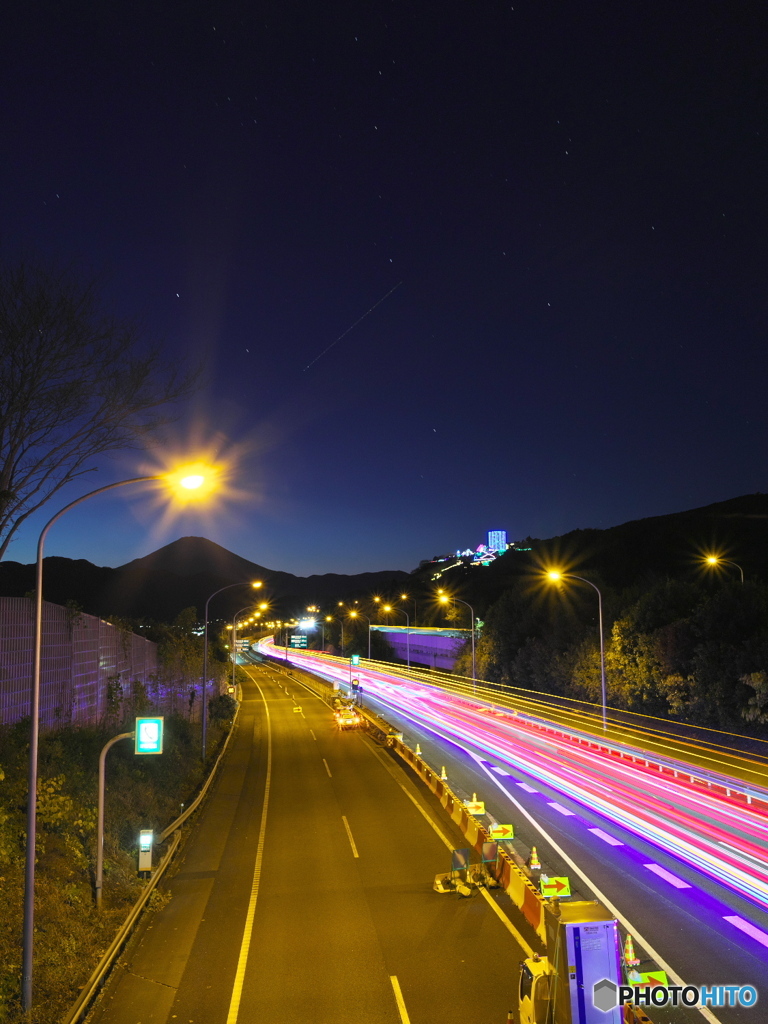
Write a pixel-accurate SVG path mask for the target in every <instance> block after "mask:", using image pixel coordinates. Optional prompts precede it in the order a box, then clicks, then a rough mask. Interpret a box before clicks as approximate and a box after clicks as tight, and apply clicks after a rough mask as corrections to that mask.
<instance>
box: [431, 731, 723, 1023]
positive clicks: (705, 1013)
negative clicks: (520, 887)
mask: <svg viewBox="0 0 768 1024" xmlns="http://www.w3.org/2000/svg"><path fill="white" fill-rule="evenodd" d="M433 732H435V733H436V735H438V736H440V738H441V739H449V737H447V736H443V735H442V734H441V733H438V732H437V730H436V729H433ZM450 742H455V740H450ZM463 749H464V750H466V751H467V753H468V754H469V756H470V757H471V758H472V760H473V761H476V762H477V764H478V765H479V766H480V768H481V769H482V770H483V771H484V772H485V774H486V775H487V776H488V778H489V779H490V780H491V782H493V784H494V785H496V786H498V788H499V789H500V790H501V791H502V793H504V795H505V796H506V797H507V798H508V799H509V800H510V801H511V802H512V803H513V804H514V805H515V807H517V809H518V810H519V811H520V813H521V814H522V815H523V816H524V817H525V818H527V819H528V821H529V822H530V824H531V825H533V827H534V828H535V829H536V831H537V832H538V833H539V835H540V836H542V838H543V839H545V840H546V842H548V843H549V845H550V846H551V847H552V849H553V850H554V851H555V852H556V853H558V854H559V855H560V856H561V857H562V858H563V860H564V861H565V863H566V864H567V865H568V867H569V868H570V869H571V871H573V873H574V874H575V875H578V877H579V878H580V879H581V880H582V881H583V882H584V883H585V885H588V886H589V888H590V889H591V890H592V892H593V893H594V894H595V896H596V897H597V898H598V900H599V901H600V902H601V903H602V904H603V905H604V906H606V907H607V908H608V910H610V912H611V913H612V914H613V916H614V917H615V918H616V920H617V921H620V922H621V923H622V924H623V925H624V928H625V929H626V930H627V931H628V932H631V933H632V935H633V936H634V937H635V941H636V942H638V943H639V945H641V946H642V947H643V949H645V950H646V952H648V953H649V954H650V956H651V958H652V959H653V960H655V961H656V963H657V964H658V965H659V967H661V969H662V970H664V971H666V972H667V976H668V977H670V978H671V979H672V980H673V981H674V983H675V984H676V985H681V986H682V987H683V988H685V982H684V981H683V979H682V978H681V977H680V975H679V974H678V973H677V971H676V970H674V969H673V967H672V966H671V964H668V963H667V961H666V960H665V959H664V958H663V957H662V955H661V953H657V952H656V950H655V949H654V948H653V946H652V945H651V944H650V942H649V941H648V940H647V939H645V938H643V936H642V935H641V934H640V932H639V931H638V930H637V928H635V926H634V925H633V924H632V922H631V921H629V920H628V919H627V918H626V917H625V916H624V914H622V913H621V911H620V910H619V908H618V907H617V906H616V904H615V903H613V902H612V901H611V900H609V899H608V897H607V896H606V895H605V893H604V892H603V891H602V890H601V889H598V887H597V886H596V885H595V883H594V882H593V881H592V879H591V878H589V876H588V875H587V874H586V873H585V872H584V871H583V870H582V869H581V868H580V867H579V865H578V864H577V863H576V861H575V860H574V859H573V858H572V857H569V856H568V854H567V853H566V852H565V850H564V849H563V848H562V846H560V845H559V844H558V843H556V842H555V840H554V839H553V838H552V836H551V835H550V834H549V832H547V830H546V829H545V828H542V826H541V825H540V824H539V823H538V821H537V820H536V819H535V818H534V817H533V815H532V814H529V813H528V811H527V810H526V809H525V807H523V805H522V804H521V803H520V801H519V800H516V799H515V797H514V796H513V794H512V793H511V792H510V791H509V790H508V789H507V787H506V786H505V785H503V783H502V782H500V781H499V779H495V778H494V777H493V776H492V775H491V773H490V772H489V771H486V768H485V765H484V764H483V761H482V758H480V757H478V756H477V754H475V753H473V752H472V751H471V750H469V748H467V747H463ZM697 1009H698V1011H699V1013H700V1014H701V1015H702V1017H704V1019H705V1020H708V1021H709V1022H710V1024H720V1021H719V1020H718V1018H717V1017H716V1016H715V1015H714V1013H712V1011H711V1010H710V1009H709V1008H708V1007H706V1006H699V1007H697Z"/></svg>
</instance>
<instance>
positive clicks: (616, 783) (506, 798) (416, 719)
mask: <svg viewBox="0 0 768 1024" xmlns="http://www.w3.org/2000/svg"><path fill="white" fill-rule="evenodd" d="M292 658H293V659H294V660H295V661H297V662H300V663H302V664H305V665H309V663H310V661H309V659H306V658H305V657H304V656H303V655H299V654H298V653H297V652H292ZM316 667H317V666H316ZM379 667H380V666H377V672H376V673H373V672H371V671H369V669H370V668H371V666H366V668H365V669H364V670H362V671H361V672H360V673H357V674H358V675H359V676H360V678H361V680H362V681H364V700H365V701H366V703H367V704H369V705H370V706H371V707H372V708H373V709H374V710H376V711H377V712H378V713H380V714H381V715H383V716H384V717H385V718H386V719H387V720H389V721H390V722H391V723H392V724H393V725H394V726H395V727H396V728H398V729H402V731H403V734H404V738H405V741H406V742H407V743H408V744H409V745H410V746H411V747H415V745H416V744H417V743H419V744H420V746H421V749H422V751H423V753H424V756H425V758H426V760H427V761H428V762H429V763H430V764H431V765H433V766H434V767H435V768H436V769H438V770H439V768H440V767H441V766H443V765H445V766H446V768H447V771H448V779H449V784H450V785H451V786H452V788H454V790H455V791H457V792H458V793H459V794H460V795H463V796H465V797H466V796H471V795H472V794H473V793H477V794H478V797H479V798H480V799H484V800H485V802H486V809H487V811H488V812H489V820H491V819H492V820H495V821H498V822H501V823H513V824H514V825H515V830H516V837H517V838H516V841H515V846H516V848H517V849H518V852H520V853H521V855H523V856H526V855H527V852H528V851H529V850H530V847H531V846H533V845H535V846H536V847H537V851H538V853H539V856H540V858H541V860H542V863H543V866H544V871H545V872H546V873H547V874H549V875H555V876H568V877H570V879H571V884H572V888H573V892H574V894H575V895H576V896H577V897H581V898H593V897H594V896H597V898H599V899H601V900H602V902H604V903H606V905H609V907H610V908H611V909H612V910H613V911H614V912H615V913H616V915H617V916H618V917H619V919H620V920H621V921H622V923H623V924H625V926H626V929H627V931H629V932H630V933H631V934H633V936H634V938H635V941H636V944H637V947H638V953H639V955H640V956H641V957H642V958H644V960H645V963H644V965H643V966H642V967H641V970H643V969H645V970H648V969H652V968H653V966H654V963H655V964H657V965H661V966H663V967H666V968H668V969H669V971H668V973H670V977H671V978H672V975H673V974H675V975H677V976H678V977H681V978H682V979H683V980H684V982H685V983H686V984H707V985H710V984H737V983H738V984H751V985H755V986H756V987H757V988H758V991H762V998H763V999H764V1000H766V1001H768V945H766V940H767V939H768V915H767V914H766V913H765V909H764V895H765V893H764V890H762V889H758V890H757V891H752V890H749V888H747V889H746V890H745V891H744V892H737V891H734V890H733V889H732V888H730V887H729V886H728V885H725V884H723V879H721V878H719V877H718V872H717V867H718V865H722V874H723V875H725V874H726V872H727V870H734V871H735V872H737V873H739V874H741V873H743V874H744V876H745V877H746V878H747V879H748V880H753V881H755V883H756V884H759V883H760V882H761V880H763V879H765V877H766V868H767V867H768V844H767V843H766V829H765V825H766V820H765V816H764V815H763V814H761V813H758V812H757V811H754V812H753V809H751V808H749V807H746V806H740V807H734V806H733V804H732V802H730V801H728V800H725V799H722V800H721V799H714V798H709V797H707V795H706V794H704V795H702V793H701V792H700V791H697V790H696V788H695V787H691V786H686V785H683V784H678V782H676V781H675V780H664V781H662V780H661V779H659V777H658V775H656V776H655V777H652V776H651V774H650V773H648V772H647V771H645V772H644V771H641V770H640V769H639V767H630V766H629V765H628V764H626V763H610V761H609V760H608V759H606V758H605V757H603V758H602V759H599V758H595V757H594V756H592V755H590V754H588V753H587V752H583V751H579V750H578V749H577V750H574V749H573V747H572V746H570V747H569V746H568V745H563V744H558V743H557V742H555V741H553V740H552V737H550V736H540V735H535V734H533V733H531V731H530V730H529V729H527V728H526V727H524V726H523V727H521V728H515V727H514V723H510V722H509V721H508V720H505V717H504V716H503V715H501V716H497V715H491V714H489V712H488V710H487V709H485V710H484V711H477V707H476V705H475V709H474V710H473V709H472V708H471V707H469V706H468V704H470V703H471V702H468V701H466V700H464V699H463V698H456V697H455V695H454V696H452V695H450V694H445V693H443V692H441V691H440V690H438V689H432V690H428V688H424V691H425V692H422V690H421V687H417V686H415V685H413V684H411V683H409V684H408V685H402V682H403V681H402V679H400V680H398V679H397V670H395V671H394V673H390V672H389V671H387V672H386V674H385V675H383V676H382V674H381V673H380V672H379V671H378V669H379ZM326 668H327V666H326ZM340 672H341V673H342V674H341V675H339V673H340ZM331 674H335V675H337V676H338V677H339V678H340V679H342V676H343V670H342V669H341V667H340V666H339V665H336V666H332V673H331ZM427 691H428V692H427ZM617 809H618V810H619V811H622V813H618V811H617ZM622 815H623V816H622ZM643 822H644V823H645V825H646V827H647V831H646V832H644V831H643V824H642V823H643ZM660 822H662V823H663V824H664V828H665V830H666V829H667V828H673V829H674V831H675V834H676V841H677V842H679V843H680V844H689V845H690V847H692V848H697V847H698V845H699V844H700V845H701V847H702V848H707V849H708V850H710V851H711V850H712V849H714V850H715V851H716V854H717V856H718V857H719V860H716V861H715V862H714V870H713V864H712V863H709V864H707V865H705V866H707V867H708V868H709V871H708V872H704V871H702V870H700V869H698V868H697V866H696V864H695V862H694V863H691V862H688V861H685V860H682V859H681V858H680V857H678V856H677V855H676V854H675V851H674V850H672V849H666V848H665V847H664V845H663V844H662V843H660V842H659V841H658V836H657V835H656V834H654V831H653V830H654V826H656V825H658V824H659V823H660ZM638 823H640V824H638ZM726 844H727V845H726ZM683 852H685V851H683ZM655 1013H656V1014H657V1015H658V1014H659V1013H660V1011H655ZM764 1014H765V1010H764V1006H763V1005H760V1006H759V1007H757V1008H754V1009H752V1008H737V1009H728V1008H722V1009H718V1010H717V1011H715V1012H714V1013H713V1014H710V1015H709V1016H708V1018H707V1019H709V1020H710V1021H712V1020H714V1019H716V1020H719V1021H722V1022H723V1024H732V1022H733V1024H735V1022H737V1021H738V1022H740V1024H741V1022H750V1021H751V1022H753V1024H756V1022H757V1021H759V1020H763V1019H768V1018H766V1017H764ZM651 1016H652V1017H654V1013H653V1012H652V1013H651ZM654 1019H655V1017H654ZM658 1019H659V1020H661V1021H663V1024H667V1022H668V1021H670V1022H671V1021H678V1020H691V1019H696V1020H699V1021H700V1020H702V1015H701V1014H699V1013H697V1012H695V1011H688V1012H686V1011H679V1010H678V1011H671V1010H665V1011H663V1012H661V1016H659V1018H658Z"/></svg>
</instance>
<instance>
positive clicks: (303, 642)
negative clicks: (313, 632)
mask: <svg viewBox="0 0 768 1024" xmlns="http://www.w3.org/2000/svg"><path fill="white" fill-rule="evenodd" d="M290 641H291V647H306V646H307V638H306V636H304V635H303V634H302V635H296V634H291V637H290Z"/></svg>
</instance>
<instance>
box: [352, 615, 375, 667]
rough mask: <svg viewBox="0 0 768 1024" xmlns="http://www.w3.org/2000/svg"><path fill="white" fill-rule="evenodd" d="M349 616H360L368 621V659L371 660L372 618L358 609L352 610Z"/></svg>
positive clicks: (354, 617) (355, 617)
mask: <svg viewBox="0 0 768 1024" xmlns="http://www.w3.org/2000/svg"><path fill="white" fill-rule="evenodd" d="M349 617H350V619H357V618H358V617H359V618H361V619H365V621H366V622H367V623H368V661H370V660H371V620H370V619H369V618H368V616H367V615H363V613H362V612H358V611H351V612H350V613H349Z"/></svg>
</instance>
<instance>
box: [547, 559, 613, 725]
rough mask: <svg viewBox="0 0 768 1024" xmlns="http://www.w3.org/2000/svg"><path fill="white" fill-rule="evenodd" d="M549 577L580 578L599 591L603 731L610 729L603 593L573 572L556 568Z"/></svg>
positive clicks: (598, 615) (557, 578)
mask: <svg viewBox="0 0 768 1024" xmlns="http://www.w3.org/2000/svg"><path fill="white" fill-rule="evenodd" d="M547 578H548V579H550V580H551V581H552V582H553V583H559V582H560V581H561V580H579V582H580V583H587V584H588V585H589V586H590V587H592V589H593V590H595V591H596V592H597V618H598V628H599V630H600V687H601V694H602V702H603V732H606V731H607V729H608V721H607V717H606V716H607V709H606V685H605V638H604V637H603V595H602V594H601V593H600V590H599V588H598V587H596V586H595V584H594V583H593V582H592V580H587V579H584V577H583V576H574V574H573V573H572V572H558V571H557V570H556V569H551V570H550V571H549V572H548V573H547Z"/></svg>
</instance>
